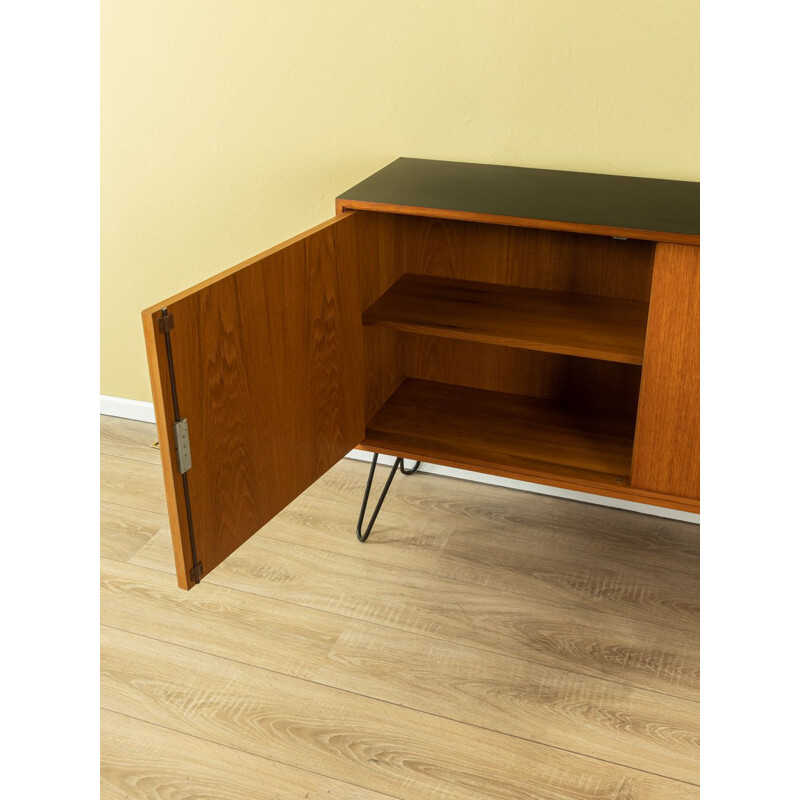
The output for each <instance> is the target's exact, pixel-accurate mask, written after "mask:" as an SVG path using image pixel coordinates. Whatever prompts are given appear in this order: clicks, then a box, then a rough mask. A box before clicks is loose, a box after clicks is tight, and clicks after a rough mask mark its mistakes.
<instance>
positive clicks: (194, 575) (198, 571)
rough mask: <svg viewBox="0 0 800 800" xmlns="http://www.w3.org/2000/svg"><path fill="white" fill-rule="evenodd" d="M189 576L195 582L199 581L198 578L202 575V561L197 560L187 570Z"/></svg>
mask: <svg viewBox="0 0 800 800" xmlns="http://www.w3.org/2000/svg"><path fill="white" fill-rule="evenodd" d="M189 577H190V578H191V579H192V580H193V581H194V582H195V583H200V578H202V577H203V562H202V561H198V562H197V564H196V565H195V566H193V567H192V568H191V569H190V570H189Z"/></svg>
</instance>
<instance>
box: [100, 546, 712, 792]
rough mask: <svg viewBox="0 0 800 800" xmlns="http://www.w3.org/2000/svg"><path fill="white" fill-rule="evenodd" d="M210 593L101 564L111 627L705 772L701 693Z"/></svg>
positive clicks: (598, 751)
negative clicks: (688, 694) (631, 682)
mask: <svg viewBox="0 0 800 800" xmlns="http://www.w3.org/2000/svg"><path fill="white" fill-rule="evenodd" d="M203 594H204V597H203V598H202V599H201V598H198V593H196V592H189V593H186V592H179V591H178V590H177V589H173V588H172V586H171V585H170V580H169V576H168V575H166V574H163V573H159V572H156V571H154V570H148V569H145V568H142V567H135V566H131V565H128V564H119V563H111V562H107V563H104V564H103V565H102V573H101V598H102V606H101V608H102V622H103V624H105V625H108V626H110V627H113V628H117V629H119V630H125V631H128V632H130V633H136V634H139V635H143V636H147V637H149V638H153V639H159V640H162V641H170V642H172V643H174V644H180V645H181V646H184V647H189V648H192V649H197V648H198V647H199V648H200V649H202V650H203V652H206V653H211V654H213V655H218V656H222V657H230V656H231V654H232V653H236V654H237V656H236V659H235V660H237V661H243V662H245V663H247V664H250V665H252V666H257V667H260V668H262V669H268V670H271V671H277V672H281V673H283V674H286V675H293V676H295V677H303V678H306V679H310V680H313V681H314V682H315V683H323V684H325V685H326V686H331V687H333V688H339V689H345V690H347V691H350V692H354V693H356V694H361V695H368V696H370V697H374V698H376V699H378V698H379V699H383V700H385V701H387V702H392V703H396V704H398V705H402V706H405V707H407V708H414V709H417V710H419V711H425V712H427V713H434V714H437V715H438V716H444V717H447V718H449V719H454V720H458V721H461V722H465V723H467V724H471V725H475V726H477V727H490V728H491V729H492V730H496V731H498V732H501V733H506V734H509V735H512V736H518V737H520V738H523V739H529V740H531V741H538V742H547V743H549V744H551V745H553V746H556V747H559V748H561V749H564V750H572V751H577V752H582V753H591V754H593V755H594V756H596V757H598V758H602V759H604V760H607V761H612V762H621V763H623V764H624V765H625V766H630V767H634V768H639V769H643V770H646V771H650V772H657V773H658V774H663V775H666V776H668V777H673V778H676V779H678V780H685V781H688V782H693V781H695V780H696V776H697V771H698V767H699V765H698V756H699V743H698V724H697V716H698V706H697V703H695V702H690V701H686V700H679V699H676V698H674V697H669V696H667V695H663V694H659V693H656V692H648V691H644V690H638V689H632V688H631V687H629V686H622V685H620V684H618V683H616V682H613V681H607V680H602V679H598V678H591V677H587V676H584V675H580V674H579V673H569V672H566V673H565V672H564V671H563V670H561V669H555V668H553V667H548V666H543V665H539V664H536V663H535V662H531V661H527V660H524V659H518V658H511V657H509V656H505V655H500V654H495V653H488V652H486V651H485V650H480V649H477V648H471V647H465V646H463V645H456V644H452V643H449V642H447V641H446V640H441V639H439V640H433V639H431V638H430V637H428V636H424V635H420V634H411V633H408V632H404V631H399V630H397V629H394V628H387V627H384V626H380V625H373V624H368V623H363V622H357V621H353V620H347V619H346V618H344V617H338V616H334V617H331V615H329V614H325V613H324V612H321V611H316V610H312V609H304V608H301V607H297V606H291V605H288V604H286V603H281V602H280V601H276V600H270V599H267V598H262V597H252V596H248V595H245V594H244V593H242V592H237V591H235V590H232V589H228V588H224V587H219V586H213V585H211V584H206V586H204V591H203ZM267 630H268V631H270V632H271V635H270V641H269V643H268V645H266V643H265V641H264V636H263V631H267ZM209 631H213V632H214V633H213V635H209V633H208V632H209ZM337 634H338V635H337Z"/></svg>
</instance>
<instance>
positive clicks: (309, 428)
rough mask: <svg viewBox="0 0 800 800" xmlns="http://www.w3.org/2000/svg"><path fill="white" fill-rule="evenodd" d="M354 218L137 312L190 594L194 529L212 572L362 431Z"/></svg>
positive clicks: (181, 574)
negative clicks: (183, 462) (180, 446)
mask: <svg viewBox="0 0 800 800" xmlns="http://www.w3.org/2000/svg"><path fill="white" fill-rule="evenodd" d="M359 223H360V219H359V218H358V214H357V213H349V214H344V215H341V216H339V217H336V218H335V219H333V220H330V221H329V222H327V223H324V224H323V225H320V226H318V227H317V228H314V229H313V230H311V231H309V232H308V233H307V234H304V235H302V236H299V237H297V238H295V239H292V240H290V241H289V242H286V243H285V244H283V245H280V246H278V247H276V248H273V249H272V250H269V251H267V252H266V253H263V254H261V255H259V256H256V257H255V258H252V259H250V260H249V261H246V262H244V263H243V264H240V265H239V266H237V267H234V268H233V269H231V270H228V271H227V272H224V273H222V274H220V275H218V276H216V277H214V278H212V279H210V280H208V281H205V282H204V283H202V284H200V285H199V286H196V287H194V288H193V289H190V290H188V291H186V292H182V293H181V294H179V295H176V296H175V297H173V298H170V299H169V300H166V301H164V302H163V303H159V304H158V305H157V306H153V307H152V308H149V309H146V310H145V311H143V312H142V315H143V321H144V329H145V339H146V342H147V351H148V361H149V364H150V376H151V383H152V387H153V398H154V401H155V408H156V419H157V423H158V431H159V438H160V441H161V443H162V447H161V452H162V462H163V467H164V477H165V484H166V490H167V500H168V506H169V511H170V525H171V527H172V538H173V545H174V550H175V563H176V568H177V574H178V583H179V584H180V585H181V586H182V587H183V588H189V587H191V586H192V585H193V584H194V583H195V582H196V579H197V577H198V576H193V575H192V567H193V564H194V560H195V558H194V556H193V554H192V547H191V533H192V532H193V537H194V545H195V552H196V560H197V562H200V563H202V573H201V575H207V574H208V573H209V572H210V571H211V570H212V569H213V568H214V567H215V566H217V565H218V564H219V563H220V562H221V561H223V560H224V559H225V558H226V557H227V556H228V555H230V554H231V553H232V552H233V551H234V550H235V549H236V548H237V547H239V545H241V544H242V543H243V542H244V541H245V540H247V539H248V538H249V537H250V536H252V535H253V534H254V533H255V532H256V531H257V530H258V529H259V528H261V527H262V526H263V525H264V524H265V523H266V522H268V521H269V520H270V519H271V518H272V517H273V516H275V514H277V513H278V512H279V511H280V510H281V509H283V508H284V507H285V506H286V505H287V504H288V503H290V502H291V501H292V500H293V499H294V498H295V497H297V496H298V495H299V494H300V493H301V492H303V491H304V490H305V489H306V488H307V487H308V486H309V485H310V484H311V483H313V482H314V481H315V480H316V479H317V478H319V477H320V476H321V475H322V474H323V473H324V472H326V471H327V470H328V469H329V468H330V467H332V466H333V465H334V464H335V463H336V462H337V461H338V460H339V459H340V458H342V456H344V455H345V453H347V452H348V451H349V450H350V449H351V448H353V447H354V446H355V445H357V444H358V443H359V442H360V441H361V440H362V439H363V438H364V387H363V343H362V333H361V309H360V303H359V283H358V272H357V258H356V231H357V226H358V225H359ZM164 308H166V312H167V314H168V315H171V322H169V323H167V324H164V323H163V322H160V320H162V317H163V314H164V312H163V310H162V309H164ZM161 328H169V331H168V335H167V333H165V332H163V331H162V330H161ZM169 350H171V357H172V367H173V379H174V395H173V384H172V380H173V379H171V376H170V363H169V362H170V359H169V352H168V351H169ZM175 399H177V402H178V414H179V417H180V418H185V419H186V420H187V425H188V433H189V442H190V449H191V467H190V469H188V471H185V473H184V474H181V473H180V471H179V467H178V463H179V462H178V455H177V452H176V441H175V429H174V423H175V422H176V416H175V407H174V400H175ZM187 498H188V503H187Z"/></svg>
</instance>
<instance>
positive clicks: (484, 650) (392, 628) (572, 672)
mask: <svg viewBox="0 0 800 800" xmlns="http://www.w3.org/2000/svg"><path fill="white" fill-rule="evenodd" d="M107 560H108V561H114V562H115V563H117V564H126V565H128V566H132V567H137V568H138V569H148V570H152V571H153V572H157V573H158V574H160V575H172V574H173V573H172V571H171V570H168V569H160V568H158V567H153V566H144V565H143V564H134V563H131V562H128V561H120V560H119V559H111V558H109V559H107ZM203 582H204V583H209V584H210V585H212V586H216V587H217V588H220V589H225V590H227V591H231V592H240V593H242V594H245V595H248V596H250V597H257V598H260V599H261V600H268V601H270V602H274V603H282V604H285V605H289V606H296V607H297V608H303V609H306V610H311V611H315V612H318V613H321V614H330V615H331V616H334V617H341V618H342V619H346V620H350V621H351V622H358V623H361V624H364V625H375V626H376V627H379V628H383V629H385V630H389V631H401V632H403V633H405V634H408V635H412V636H420V637H423V638H426V639H430V640H433V641H437V642H446V643H448V644H451V645H457V646H459V647H466V648H469V649H470V650H474V651H476V652H479V653H489V654H491V655H495V656H501V657H503V658H511V659H514V660H516V661H521V662H524V663H532V664H536V665H538V666H541V667H545V668H547V669H555V670H558V671H559V672H564V673H566V674H568V675H580V676H583V677H588V678H593V679H595V680H602V681H607V682H608V683H613V684H615V685H617V686H624V687H626V688H629V689H637V690H639V691H642V692H650V693H652V694H657V695H661V696H663V697H669V698H672V699H674V700H685V701H686V702H688V703H695V704H697V705H699V703H700V701H699V700H698V699H696V698H695V697H686V696H685V695H680V694H673V693H671V692H665V691H662V690H659V689H648V688H643V687H641V686H638V685H637V684H633V683H626V682H625V681H620V680H617V679H615V678H611V677H606V676H604V675H603V676H598V675H595V674H593V673H591V672H583V671H580V670H575V669H568V668H567V667H560V666H558V665H557V664H548V663H546V662H543V661H538V660H536V659H534V658H527V657H526V658H523V657H522V656H518V655H514V654H511V653H506V652H503V651H502V650H491V649H489V648H487V647H479V646H478V645H475V644H469V643H466V642H462V641H460V640H457V639H446V638H444V637H442V636H433V635H431V634H429V633H421V632H419V631H413V630H409V629H408V628H398V627H395V626H393V625H388V624H386V623H384V622H376V621H375V620H365V619H362V618H361V617H352V616H350V615H348V614H341V613H339V612H337V611H329V610H328V609H324V608H319V607H318V606H311V605H304V604H303V603H293V602H292V601H291V600H283V599H280V598H276V597H269V596H268V595H263V594H259V593H258V592H251V591H249V590H248V589H242V588H239V587H233V586H229V585H228V584H226V583H222V582H220V581H219V580H217V579H214V578H211V577H209V578H204V580H203ZM177 585H178V584H177V581H176V582H175V586H176V588H177ZM109 627H111V626H109Z"/></svg>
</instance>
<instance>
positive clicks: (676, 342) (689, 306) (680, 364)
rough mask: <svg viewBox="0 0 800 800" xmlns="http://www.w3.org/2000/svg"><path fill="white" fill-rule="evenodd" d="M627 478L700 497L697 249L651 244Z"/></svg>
mask: <svg viewBox="0 0 800 800" xmlns="http://www.w3.org/2000/svg"><path fill="white" fill-rule="evenodd" d="M631 482H632V485H633V486H636V487H641V488H643V489H649V490H652V491H658V492H668V493H671V494H676V495H681V496H684V497H690V498H695V499H698V498H699V497H700V250H699V248H697V247H687V246H681V245H658V247H657V248H656V257H655V265H654V272H653V295H652V299H651V303H650V316H649V319H648V323H647V340H646V344H645V362H644V366H643V368H642V387H641V394H640V398H639V414H638V422H637V427H636V441H635V444H634V451H633V472H632V481H631Z"/></svg>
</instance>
